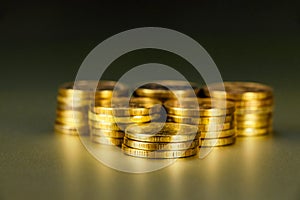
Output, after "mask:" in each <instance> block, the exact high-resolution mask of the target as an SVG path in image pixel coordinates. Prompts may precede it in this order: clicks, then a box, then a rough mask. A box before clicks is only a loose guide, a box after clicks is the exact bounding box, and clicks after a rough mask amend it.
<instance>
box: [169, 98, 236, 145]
mask: <svg viewBox="0 0 300 200" xmlns="http://www.w3.org/2000/svg"><path fill="white" fill-rule="evenodd" d="M164 106H165V108H166V109H167V112H168V120H169V121H173V122H176V123H183V124H191V125H194V126H197V128H198V131H199V132H200V139H201V141H200V146H202V147H211V146H225V145H229V144H233V143H234V142H235V129H234V110H235V106H234V103H233V102H230V101H226V100H224V101H218V100H212V99H210V98H186V99H181V100H180V99H178V100H168V101H166V102H165V103H164Z"/></svg>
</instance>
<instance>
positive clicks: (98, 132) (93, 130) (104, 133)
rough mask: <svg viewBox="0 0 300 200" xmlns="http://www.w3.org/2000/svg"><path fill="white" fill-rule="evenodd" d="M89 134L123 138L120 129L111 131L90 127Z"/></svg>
mask: <svg viewBox="0 0 300 200" xmlns="http://www.w3.org/2000/svg"><path fill="white" fill-rule="evenodd" d="M90 133H91V135H95V136H101V137H110V138H123V137H124V135H125V133H124V132H122V131H112V130H105V129H98V128H90Z"/></svg>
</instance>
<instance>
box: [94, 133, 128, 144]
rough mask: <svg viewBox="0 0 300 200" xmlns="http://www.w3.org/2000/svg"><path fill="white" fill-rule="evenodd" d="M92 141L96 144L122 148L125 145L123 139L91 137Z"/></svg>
mask: <svg viewBox="0 0 300 200" xmlns="http://www.w3.org/2000/svg"><path fill="white" fill-rule="evenodd" d="M91 140H92V141H93V142H95V143H99V144H106V145H115V146H121V145H122V143H123V138H110V137H102V136H95V135H92V136H91Z"/></svg>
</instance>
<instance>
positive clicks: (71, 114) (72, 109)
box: [54, 81, 97, 135]
mask: <svg viewBox="0 0 300 200" xmlns="http://www.w3.org/2000/svg"><path fill="white" fill-rule="evenodd" d="M96 85H97V82H96V81H77V82H69V83H65V84H63V85H61V86H60V87H59V90H58V96H57V108H56V121H55V125H54V129H55V131H56V132H59V133H63V134H69V135H77V134H78V131H80V132H88V123H87V122H88V121H87V120H88V116H87V110H88V106H89V104H90V97H91V91H90V90H91V88H93V87H96Z"/></svg>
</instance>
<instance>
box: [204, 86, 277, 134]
mask: <svg viewBox="0 0 300 200" xmlns="http://www.w3.org/2000/svg"><path fill="white" fill-rule="evenodd" d="M224 87H225V91H224V90H223V89H224ZM203 93H204V94H205V95H207V96H211V97H212V98H218V99H229V100H232V101H234V102H235V105H236V110H235V126H236V133H237V135H238V136H257V135H265V134H268V133H270V132H272V116H273V107H274V105H273V104H274V97H273V90H272V88H271V87H269V86H267V85H264V84H260V83H253V82H224V83H215V84H210V85H208V86H207V87H204V88H203Z"/></svg>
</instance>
